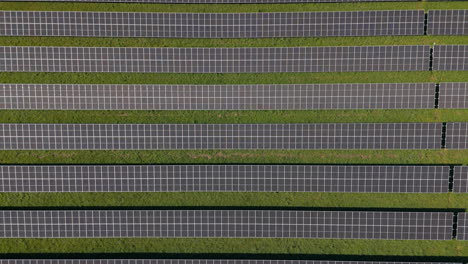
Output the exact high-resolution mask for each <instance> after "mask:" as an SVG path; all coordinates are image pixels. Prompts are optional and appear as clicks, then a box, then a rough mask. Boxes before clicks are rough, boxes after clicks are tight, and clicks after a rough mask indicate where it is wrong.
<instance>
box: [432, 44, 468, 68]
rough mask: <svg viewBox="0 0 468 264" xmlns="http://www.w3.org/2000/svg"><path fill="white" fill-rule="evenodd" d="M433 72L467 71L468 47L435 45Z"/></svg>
mask: <svg viewBox="0 0 468 264" xmlns="http://www.w3.org/2000/svg"><path fill="white" fill-rule="evenodd" d="M433 57H434V59H433V61H434V63H433V69H434V70H435V71H468V45H435V46H434V55H433Z"/></svg>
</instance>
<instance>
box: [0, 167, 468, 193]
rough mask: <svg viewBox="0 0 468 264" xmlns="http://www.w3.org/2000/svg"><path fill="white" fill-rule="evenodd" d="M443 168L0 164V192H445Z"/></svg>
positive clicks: (446, 171)
mask: <svg viewBox="0 0 468 264" xmlns="http://www.w3.org/2000/svg"><path fill="white" fill-rule="evenodd" d="M449 170H450V168H449V167H448V166H338V165H335V166H329V165H327V166H326V165H289V166H288V165H153V166H130V165H128V166H0V192H198V191H200V192H389V193H392V192H396V193H446V192H448V189H449V186H448V185H449ZM456 181H458V178H456ZM457 184H458V183H456V184H455V186H457ZM464 185H466V183H464ZM457 187H459V186H457ZM460 187H461V185H460ZM465 188H466V186H465Z"/></svg>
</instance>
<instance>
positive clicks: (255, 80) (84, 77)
mask: <svg viewBox="0 0 468 264" xmlns="http://www.w3.org/2000/svg"><path fill="white" fill-rule="evenodd" d="M0 80H1V82H2V83H69V84H74V83H76V84H79V83H90V84H93V83H95V84H294V83H295V84H305V83H402V82H468V74H466V72H465V71H446V72H430V71H424V72H337V73H224V74H223V73H219V74H218V73H204V74H195V73H44V72H34V73H29V72H3V73H0Z"/></svg>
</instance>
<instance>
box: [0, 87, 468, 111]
mask: <svg viewBox="0 0 468 264" xmlns="http://www.w3.org/2000/svg"><path fill="white" fill-rule="evenodd" d="M442 90H443V89H442V88H441V97H443V96H444V95H445V94H444V93H442ZM467 90H468V89H467ZM444 91H445V90H444ZM467 96H468V93H467ZM434 98H435V84H433V83H374V84H285V85H281V84H279V85H266V84H265V85H102V84H76V85H74V84H0V109H37V110H43V109H46V110H267V109H284V110H294V109H296V110H300V109H420V108H424V109H430V108H434ZM440 101H441V100H440ZM461 101H463V100H461ZM441 108H442V107H441Z"/></svg>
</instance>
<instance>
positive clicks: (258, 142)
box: [0, 123, 442, 150]
mask: <svg viewBox="0 0 468 264" xmlns="http://www.w3.org/2000/svg"><path fill="white" fill-rule="evenodd" d="M137 131H138V132H137ZM441 142H442V124H440V123H341V124H0V149H3V150H8V149H50V150H54V149H439V148H441Z"/></svg>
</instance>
